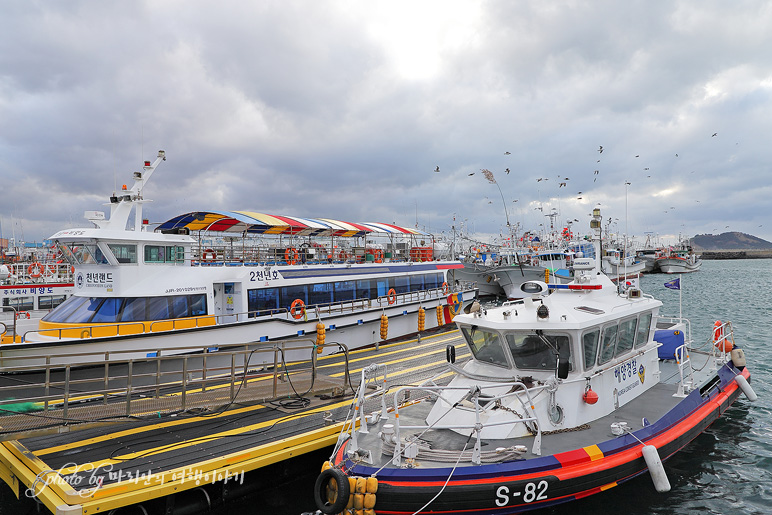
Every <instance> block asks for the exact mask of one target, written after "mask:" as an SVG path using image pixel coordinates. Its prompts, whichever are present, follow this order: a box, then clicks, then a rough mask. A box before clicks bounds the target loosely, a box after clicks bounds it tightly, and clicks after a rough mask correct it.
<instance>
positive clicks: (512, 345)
mask: <svg viewBox="0 0 772 515" xmlns="http://www.w3.org/2000/svg"><path fill="white" fill-rule="evenodd" d="M506 338H507V345H508V347H509V352H510V354H512V359H513V360H514V361H515V365H516V366H517V368H522V369H526V370H528V369H530V370H555V369H556V368H557V363H558V358H560V360H561V361H566V360H567V361H568V362H569V364H570V367H569V368H573V360H572V357H571V345H570V343H571V340H570V339H569V337H568V336H567V335H565V334H541V335H539V334H536V333H532V332H525V331H523V332H515V333H509V334H507V335H506Z"/></svg>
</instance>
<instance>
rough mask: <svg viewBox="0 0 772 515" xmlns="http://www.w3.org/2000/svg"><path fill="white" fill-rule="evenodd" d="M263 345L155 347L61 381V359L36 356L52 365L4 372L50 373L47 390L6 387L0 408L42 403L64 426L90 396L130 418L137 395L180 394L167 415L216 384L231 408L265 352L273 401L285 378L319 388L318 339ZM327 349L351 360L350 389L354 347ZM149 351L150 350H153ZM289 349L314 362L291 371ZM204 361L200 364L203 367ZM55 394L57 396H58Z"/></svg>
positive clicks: (72, 371)
mask: <svg viewBox="0 0 772 515" xmlns="http://www.w3.org/2000/svg"><path fill="white" fill-rule="evenodd" d="M259 345H261V348H255V346H254V344H252V345H251V346H250V345H248V344H239V345H229V346H225V347H220V349H219V350H218V351H217V352H216V353H210V352H209V349H208V348H201V347H191V348H190V349H188V350H191V351H197V352H198V354H182V355H179V354H176V355H175V354H166V353H165V352H169V351H172V350H173V351H175V352H178V351H179V349H171V348H170V349H154V350H153V351H154V353H155V355H154V356H149V357H147V358H144V359H120V358H119V359H115V358H114V357H112V359H110V361H107V360H105V361H100V360H97V359H95V360H94V361H93V362H86V363H79V364H78V365H77V366H74V365H70V364H68V365H66V366H65V367H64V377H63V378H61V379H59V378H57V379H54V378H52V372H53V371H54V370H55V369H61V368H62V365H60V364H59V365H57V364H52V361H55V359H54V358H55V357H56V356H52V355H45V356H26V357H25V359H29V358H30V357H32V358H35V357H40V358H43V357H45V358H46V362H47V364H46V365H44V366H40V365H20V366H5V367H2V368H0V373H5V374H9V373H20V372H31V371H35V372H41V371H42V372H45V380H44V382H43V383H41V384H39V385H35V386H36V387H39V388H41V389H42V392H36V393H40V394H37V395H27V396H22V397H19V396H16V395H15V393H16V392H22V391H24V390H25V389H29V388H30V385H28V384H24V385H9V386H6V387H4V388H3V393H4V397H6V399H5V400H0V410H2V409H4V406H6V405H8V404H19V403H39V404H42V411H44V412H48V411H51V410H52V409H61V410H62V414H61V418H62V419H63V422H62V423H63V424H67V423H70V422H72V421H70V420H68V411H69V410H70V409H71V408H72V407H73V406H74V405H75V404H76V403H77V404H80V403H82V402H83V401H84V398H85V399H86V400H88V401H92V402H99V403H100V406H102V405H107V404H115V403H116V402H118V403H123V404H124V405H125V409H124V408H121V410H120V411H121V413H123V414H125V416H132V415H134V414H135V413H139V412H141V410H142V408H141V406H140V408H138V409H133V408H132V402H133V401H134V402H136V401H137V400H139V398H138V397H137V396H138V395H139V396H144V398H147V397H150V398H153V399H160V398H161V397H164V396H165V395H167V394H176V395H179V396H180V402H179V404H180V406H179V407H176V406H175V407H167V408H166V409H161V410H157V409H156V408H153V410H152V411H153V413H155V412H156V411H158V412H159V413H161V412H164V411H172V410H176V409H182V410H185V409H187V408H188V406H189V404H190V403H189V398H190V397H191V396H194V395H200V394H203V393H206V392H207V391H208V390H207V389H208V388H210V389H211V386H213V385H214V386H218V387H221V388H229V394H228V397H227V399H228V401H227V402H226V403H225V404H229V403H232V402H234V401H235V399H236V397H237V396H238V394H239V392H241V391H243V390H247V389H248V388H249V382H248V381H247V376H248V374H249V373H250V371H251V370H252V369H253V367H256V366H261V367H264V366H265V365H264V364H262V362H260V360H257V362H259V363H261V364H260V365H258V364H257V363H255V364H254V365H253V364H252V358H253V357H254V355H255V354H265V353H272V354H273V360H272V361H273V367H272V377H270V376H266V377H269V380H271V381H272V388H271V398H274V399H275V398H277V396H278V385H279V383H280V378H281V376H284V375H285V374H302V373H310V374H311V381H312V385H315V384H316V377H317V352H316V348H317V346H316V344H315V342H314V340H312V339H303V340H300V341H298V340H293V341H277V342H273V344H272V345H267V344H259ZM326 345H334V346H337V347H338V348H339V349H340V351H341V352H342V353H343V354H344V356H345V373H344V374H343V383H342V386H343V387H344V388H345V387H346V385H347V382H348V381H349V373H350V371H349V361H348V348H347V347H346V346H345V345H343V344H341V343H338V342H327V343H326ZM145 350H148V351H149V350H152V349H145ZM287 351H308V352H309V354H310V358H309V360H308V361H300V362H294V364H296V365H299V366H298V367H297V368H294V369H288V368H287V367H286V366H285V365H288V364H287V363H285V362H284V359H283V358H282V355H283V354H284V353H286V352H287ZM126 352H129V351H126ZM89 354H90V355H97V354H98V353H85V352H84V353H78V355H81V356H82V355H89ZM105 354H108V353H105ZM113 354H120V352H115V353H113ZM68 355H72V354H68ZM213 357H215V358H218V359H217V360H215V361H217V362H216V363H213V362H212V358H213ZM8 359H13V358H8ZM18 359H22V358H18ZM170 362H179V363H178V366H176V367H167V368H166V369H165V368H164V367H163V366H162V365H163V364H164V363H170ZM199 362H200V365H198V363H199ZM239 362H242V363H239ZM266 362H267V361H266ZM93 365H101V366H103V367H104V372H103V374H102V375H98V376H90V377H88V376H86V377H83V376H81V375H80V374H78V373H76V371H77V369H78V368H79V367H91V366H93ZM139 365H146V366H145V367H144V368H145V370H144V371H143V370H142V367H139ZM305 365H307V366H305ZM124 368H125V369H126V371H125V372H123V369H124ZM111 383H112V384H115V383H120V384H124V385H123V386H111ZM87 385H92V386H93V387H87ZM84 387H86V388H84ZM199 390H200V391H199ZM314 391H317V390H314ZM52 392H54V393H53V394H52ZM75 392H77V394H75ZM100 401H101V402H100ZM99 409H101V408H99ZM137 410H139V411H137ZM41 423H42V424H45V425H48V424H49V423H50V420H49V419H41Z"/></svg>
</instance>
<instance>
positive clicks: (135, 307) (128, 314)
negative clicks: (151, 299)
mask: <svg viewBox="0 0 772 515" xmlns="http://www.w3.org/2000/svg"><path fill="white" fill-rule="evenodd" d="M146 305H147V302H146V299H145V298H144V297H134V298H129V299H126V305H125V306H123V313H121V322H141V321H143V320H147V317H146V315H145V306H146Z"/></svg>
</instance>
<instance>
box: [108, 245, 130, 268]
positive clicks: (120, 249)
mask: <svg viewBox="0 0 772 515" xmlns="http://www.w3.org/2000/svg"><path fill="white" fill-rule="evenodd" d="M107 246H108V247H109V248H110V252H112V253H113V255H114V256H115V259H116V260H117V261H118V263H121V264H132V263H136V262H137V246H136V245H130V244H123V243H108V244H107Z"/></svg>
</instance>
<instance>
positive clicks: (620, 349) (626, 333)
mask: <svg viewBox="0 0 772 515" xmlns="http://www.w3.org/2000/svg"><path fill="white" fill-rule="evenodd" d="M636 322H638V321H637V320H636V319H635V318H631V319H630V320H624V321H623V322H620V323H619V343H617V352H616V355H617V356H621V355H622V354H624V353H625V352H628V351H630V350H632V348H633V342H634V341H635V324H636Z"/></svg>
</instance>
